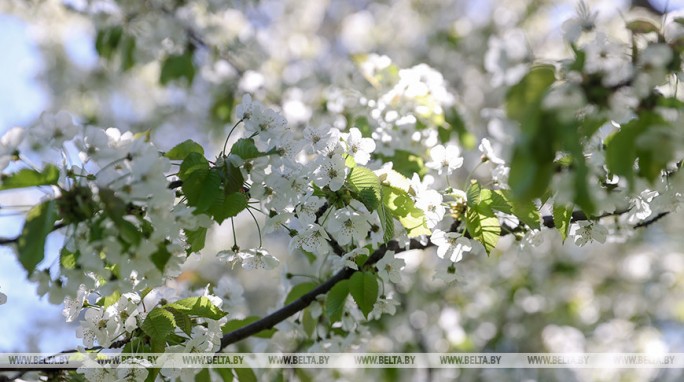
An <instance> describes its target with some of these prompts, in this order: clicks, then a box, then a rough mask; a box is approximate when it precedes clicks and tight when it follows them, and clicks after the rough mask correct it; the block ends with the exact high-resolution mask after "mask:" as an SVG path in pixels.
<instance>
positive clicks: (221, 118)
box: [211, 90, 235, 124]
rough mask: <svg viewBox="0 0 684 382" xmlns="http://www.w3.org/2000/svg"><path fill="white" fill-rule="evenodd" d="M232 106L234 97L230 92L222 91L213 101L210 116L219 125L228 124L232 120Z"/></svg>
mask: <svg viewBox="0 0 684 382" xmlns="http://www.w3.org/2000/svg"><path fill="white" fill-rule="evenodd" d="M234 106H235V95H234V94H233V92H232V90H230V91H224V92H222V93H221V94H219V95H218V96H217V97H216V98H215V99H214V104H213V105H212V107H211V116H212V118H213V119H214V120H215V121H217V122H219V123H221V124H226V123H229V122H231V121H232V119H233V107H234Z"/></svg>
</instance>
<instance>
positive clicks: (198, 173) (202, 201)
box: [181, 169, 223, 213]
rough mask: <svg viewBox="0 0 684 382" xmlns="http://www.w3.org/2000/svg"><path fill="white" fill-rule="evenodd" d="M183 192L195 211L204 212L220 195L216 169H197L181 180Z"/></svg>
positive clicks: (219, 179) (219, 183) (219, 180)
mask: <svg viewBox="0 0 684 382" xmlns="http://www.w3.org/2000/svg"><path fill="white" fill-rule="evenodd" d="M181 189H182V190H183V194H184V195H185V197H186V198H187V199H188V205H190V206H192V207H195V212H197V213H200V212H205V211H207V210H209V208H210V207H211V206H212V205H213V204H214V203H215V202H216V200H217V199H218V198H219V197H221V196H222V194H223V191H222V190H221V178H220V177H219V175H218V173H217V172H216V171H212V170H206V169H198V170H195V171H193V172H191V173H190V175H188V176H187V177H186V179H184V180H183V185H182V186H181Z"/></svg>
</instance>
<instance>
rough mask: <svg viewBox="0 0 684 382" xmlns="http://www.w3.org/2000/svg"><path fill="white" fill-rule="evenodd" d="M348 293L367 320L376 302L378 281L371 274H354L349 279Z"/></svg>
mask: <svg viewBox="0 0 684 382" xmlns="http://www.w3.org/2000/svg"><path fill="white" fill-rule="evenodd" d="M349 293H351V295H352V297H353V298H354V301H356V305H358V306H359V309H361V312H362V313H363V315H364V316H365V317H366V318H368V314H369V313H370V312H371V311H372V310H373V305H375V302H376V301H377V300H378V280H377V278H376V277H375V275H374V274H373V273H370V272H356V273H354V274H353V275H352V276H351V278H350V279H349Z"/></svg>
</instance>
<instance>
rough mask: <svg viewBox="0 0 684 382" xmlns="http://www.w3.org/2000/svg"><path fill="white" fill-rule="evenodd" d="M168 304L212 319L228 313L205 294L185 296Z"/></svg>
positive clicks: (192, 314)
mask: <svg viewBox="0 0 684 382" xmlns="http://www.w3.org/2000/svg"><path fill="white" fill-rule="evenodd" d="M167 306H168V307H170V308H173V309H176V310H178V311H181V312H185V313H186V314H189V315H191V316H198V317H205V318H210V319H212V320H218V319H220V318H221V317H223V316H225V315H227V314H228V313H226V312H224V311H222V310H221V309H219V308H218V307H216V305H214V304H212V303H211V300H209V299H208V298H207V297H204V296H200V297H188V298H184V299H182V300H178V301H176V302H172V303H170V304H168V305H167Z"/></svg>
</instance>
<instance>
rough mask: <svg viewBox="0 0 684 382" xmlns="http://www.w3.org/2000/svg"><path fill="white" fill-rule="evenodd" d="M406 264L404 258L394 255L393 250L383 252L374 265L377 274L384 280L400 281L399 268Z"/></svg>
mask: <svg viewBox="0 0 684 382" xmlns="http://www.w3.org/2000/svg"><path fill="white" fill-rule="evenodd" d="M405 266H406V262H405V261H404V259H402V258H400V257H395V256H394V251H387V252H385V256H383V257H382V259H380V260H379V261H378V262H377V263H375V267H376V268H377V269H378V276H379V277H380V278H381V279H382V280H383V281H385V282H389V281H391V282H393V283H400V282H401V270H402V269H404V267H405Z"/></svg>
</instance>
